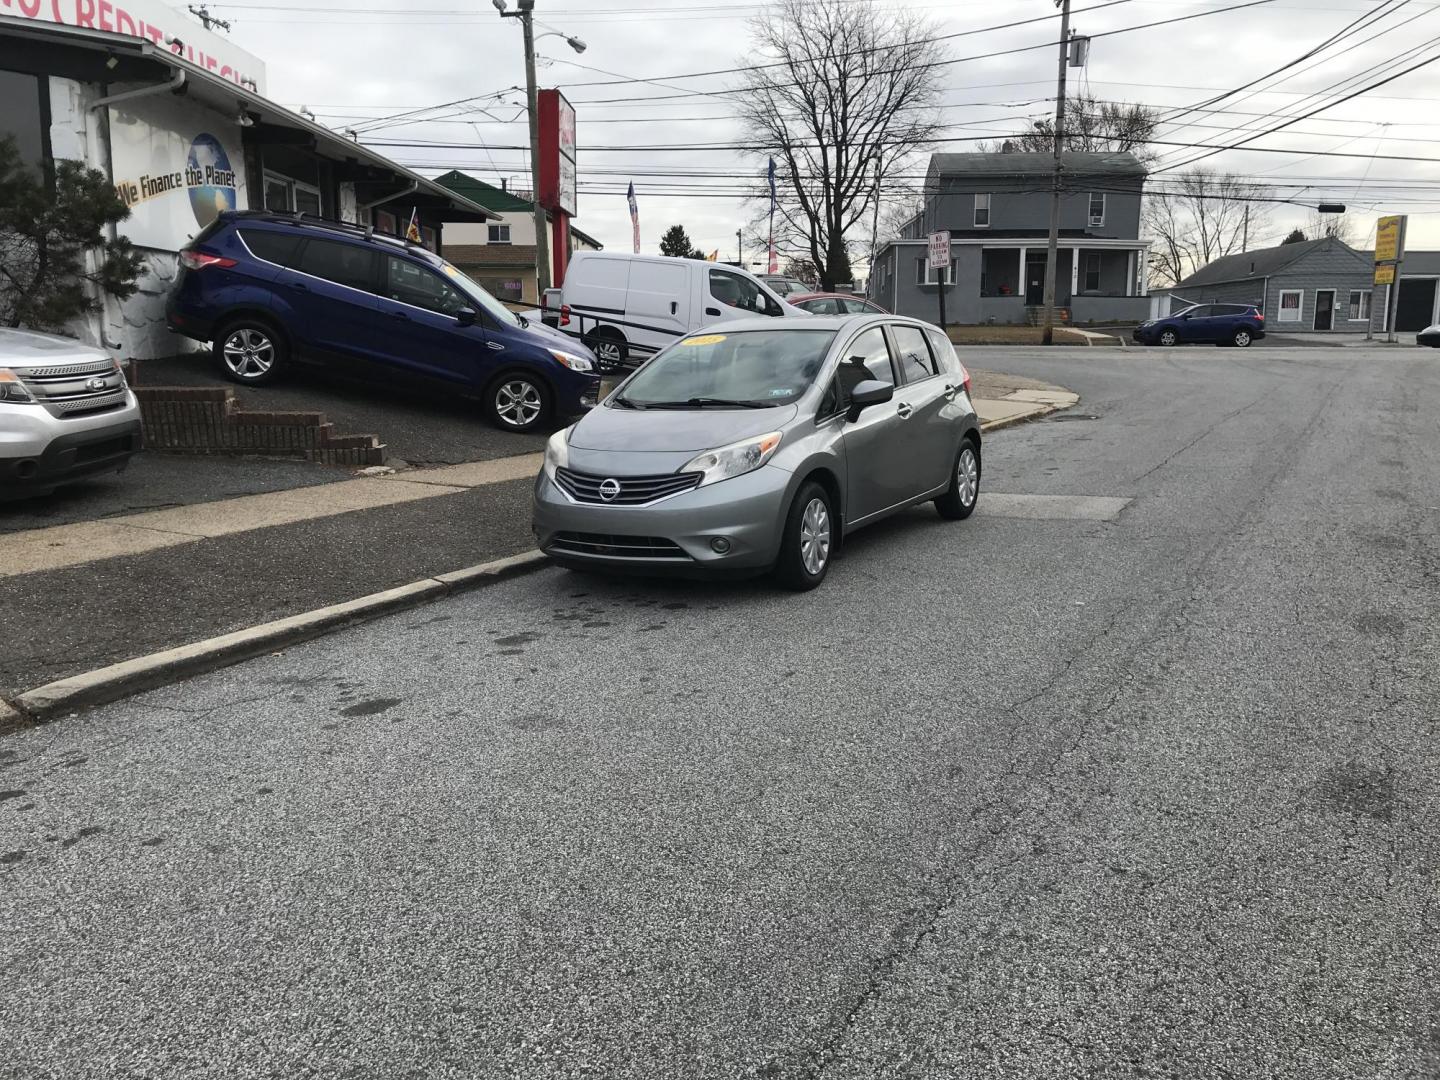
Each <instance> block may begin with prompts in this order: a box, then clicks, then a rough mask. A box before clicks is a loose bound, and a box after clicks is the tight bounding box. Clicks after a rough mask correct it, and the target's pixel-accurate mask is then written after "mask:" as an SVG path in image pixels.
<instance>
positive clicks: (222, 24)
mask: <svg viewBox="0 0 1440 1080" xmlns="http://www.w3.org/2000/svg"><path fill="white" fill-rule="evenodd" d="M190 14H191V15H194V16H195V17H196V18H197V19H199V20H200V21H201V22H202V23H203V24H204V26H205V29H206V30H209V29H210V28H211V27H213V26H218V27H219V28H220V29H221V30H229V29H230V24H229V22H227V21H226V20H224V19H222V18H220V16H218V15H211V14H210V5H209V4H201V5H200V6H198V7H197V6H195V5H194V4H191V5H190Z"/></svg>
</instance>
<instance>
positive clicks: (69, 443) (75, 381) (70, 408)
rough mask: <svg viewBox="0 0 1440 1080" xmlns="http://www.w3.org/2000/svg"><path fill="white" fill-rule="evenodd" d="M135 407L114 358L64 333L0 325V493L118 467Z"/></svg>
mask: <svg viewBox="0 0 1440 1080" xmlns="http://www.w3.org/2000/svg"><path fill="white" fill-rule="evenodd" d="M139 449H140V406H139V403H138V402H136V400H135V395H134V394H133V393H131V392H130V387H129V386H128V385H126V382H125V374H124V372H123V371H122V370H121V368H120V363H119V361H117V360H116V359H114V358H113V357H112V356H110V355H109V354H108V353H106V352H104V351H102V350H100V349H95V348H91V347H90V346H88V345H82V344H80V342H78V341H72V340H71V339H69V338H63V337H56V336H54V335H52V334H37V333H33V332H31V331H29V330H7V329H3V328H0V498H7V497H9V498H15V497H28V496H32V495H48V494H49V493H50V492H52V491H54V490H55V489H56V488H57V487H60V486H62V485H64V484H69V483H73V482H74V481H76V480H81V479H84V478H85V477H87V476H92V475H94V474H96V473H105V472H120V471H122V470H123V469H124V468H125V466H126V465H128V464H129V463H130V458H131V457H132V456H133V455H134V454H135V453H136V452H137V451H138V450H139Z"/></svg>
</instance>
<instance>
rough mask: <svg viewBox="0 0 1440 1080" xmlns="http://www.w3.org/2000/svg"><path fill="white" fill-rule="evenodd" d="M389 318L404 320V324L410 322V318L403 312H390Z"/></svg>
mask: <svg viewBox="0 0 1440 1080" xmlns="http://www.w3.org/2000/svg"><path fill="white" fill-rule="evenodd" d="M390 317H391V318H392V319H404V320H405V321H406V322H409V321H410V316H409V315H407V314H406V313H405V312H403V311H392V312H390Z"/></svg>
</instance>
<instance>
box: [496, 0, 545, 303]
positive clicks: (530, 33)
mask: <svg viewBox="0 0 1440 1080" xmlns="http://www.w3.org/2000/svg"><path fill="white" fill-rule="evenodd" d="M492 2H494V0H492ZM495 6H496V8H497V9H498V10H499V12H500V17H501V18H502V19H519V20H520V27H521V29H522V30H524V31H525V103H526V106H527V108H528V109H529V111H530V198H531V200H532V205H533V206H534V208H535V287H536V289H538V290H539V293H540V295H539V298H538V299H539V301H540V303H542V304H543V303H544V302H545V292H546V290H548V289H549V288H550V240H549V237H548V236H547V232H548V230H549V222H548V221H547V220H546V217H545V208H544V207H542V206H541V205H540V109H539V106H538V105H537V103H536V96H535V19H534V16H535V0H516V4H515V7H516V8H517V10H515V11H506V10H505V8H504V5H503V3H498V2H497V3H495Z"/></svg>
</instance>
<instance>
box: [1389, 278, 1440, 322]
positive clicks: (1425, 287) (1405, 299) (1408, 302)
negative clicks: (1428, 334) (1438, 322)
mask: <svg viewBox="0 0 1440 1080" xmlns="http://www.w3.org/2000/svg"><path fill="white" fill-rule="evenodd" d="M1434 311H1435V279H1434V278H1430V279H1429V280H1420V281H1414V280H1406V279H1405V278H1403V277H1402V278H1401V279H1400V304H1399V306H1398V307H1397V308H1396V310H1395V329H1396V330H1402V331H1403V330H1410V331H1412V332H1413V331H1415V330H1424V329H1425V327H1427V326H1429V325H1430V322H1431V319H1430V316H1431V315H1432V314H1433V313H1434Z"/></svg>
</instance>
